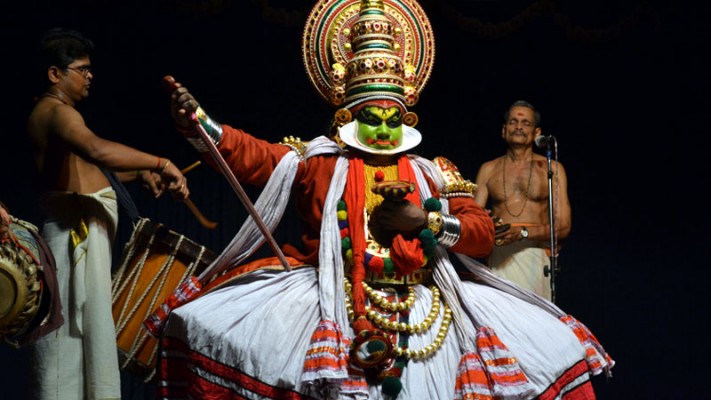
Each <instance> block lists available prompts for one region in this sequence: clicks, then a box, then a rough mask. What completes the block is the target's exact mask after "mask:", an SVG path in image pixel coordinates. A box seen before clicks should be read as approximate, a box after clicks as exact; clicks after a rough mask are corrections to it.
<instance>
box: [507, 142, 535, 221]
mask: <svg viewBox="0 0 711 400" xmlns="http://www.w3.org/2000/svg"><path fill="white" fill-rule="evenodd" d="M507 158H508V156H507V155H505V156H504V172H503V175H504V176H503V183H504V207H505V208H506V212H507V213H509V215H510V216H512V217H514V218H518V217H519V216H520V215H521V214H523V210H525V209H526V203H528V191H529V190H530V189H531V177H532V176H533V156H531V164H530V166H529V167H528V185H526V198H525V199H524V201H523V206H522V207H521V211H519V213H518V214H514V213H512V212H511V210H509V196H508V194H507V193H506V159H507Z"/></svg>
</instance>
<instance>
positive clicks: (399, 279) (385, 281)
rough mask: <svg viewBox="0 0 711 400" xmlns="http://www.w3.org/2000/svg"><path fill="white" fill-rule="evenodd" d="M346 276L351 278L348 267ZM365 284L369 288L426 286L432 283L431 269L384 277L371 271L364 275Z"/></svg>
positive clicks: (348, 267)
mask: <svg viewBox="0 0 711 400" xmlns="http://www.w3.org/2000/svg"><path fill="white" fill-rule="evenodd" d="M346 276H347V277H348V278H349V279H350V278H351V270H350V266H347V267H346ZM365 283H367V284H369V285H371V286H390V285H417V284H421V285H428V284H430V283H432V270H431V269H424V268H423V269H418V270H417V271H415V272H413V273H411V274H409V275H400V274H395V275H392V276H385V274H382V273H381V274H376V273H373V272H371V271H368V272H366V274H365Z"/></svg>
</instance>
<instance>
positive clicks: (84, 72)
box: [65, 65, 91, 78]
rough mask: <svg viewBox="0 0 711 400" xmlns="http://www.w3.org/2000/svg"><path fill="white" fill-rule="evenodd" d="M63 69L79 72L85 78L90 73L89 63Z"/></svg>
mask: <svg viewBox="0 0 711 400" xmlns="http://www.w3.org/2000/svg"><path fill="white" fill-rule="evenodd" d="M65 69H68V70H70V71H74V72H76V73H78V74H80V75H81V76H83V77H84V78H87V77H88V76H89V74H90V73H91V65H82V66H80V67H76V68H74V67H65Z"/></svg>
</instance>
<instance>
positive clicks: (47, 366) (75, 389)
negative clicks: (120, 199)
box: [31, 188, 121, 400]
mask: <svg viewBox="0 0 711 400" xmlns="http://www.w3.org/2000/svg"><path fill="white" fill-rule="evenodd" d="M43 205H44V207H45V209H46V211H47V215H48V218H47V220H46V221H45V224H44V226H43V228H42V236H43V237H44V239H45V240H46V242H47V244H48V246H49V247H50V248H51V249H52V252H53V254H54V257H55V260H56V264H57V280H58V284H59V293H60V297H61V301H62V305H63V310H62V313H63V315H64V321H65V322H64V325H62V326H61V327H60V328H59V329H58V330H57V331H55V332H52V333H51V334H49V335H47V336H45V337H43V338H41V339H40V340H38V341H37V342H36V343H35V344H34V345H33V346H32V349H31V366H32V369H33V374H32V375H33V376H32V381H31V390H32V391H33V398H37V399H43V400H44V399H67V400H79V399H87V400H95V399H97V400H99V399H119V398H120V397H121V387H120V375H119V366H118V356H117V350H116V332H115V328H114V321H113V317H112V314H111V246H112V242H113V238H114V235H115V230H116V223H117V221H118V209H117V203H116V194H115V192H114V191H113V189H111V188H105V189H102V190H100V191H98V192H96V193H93V194H87V195H84V194H77V193H66V192H63V193H59V192H53V193H49V194H48V195H47V197H46V198H45V201H44V204H43Z"/></svg>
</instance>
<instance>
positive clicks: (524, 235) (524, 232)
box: [519, 226, 528, 240]
mask: <svg viewBox="0 0 711 400" xmlns="http://www.w3.org/2000/svg"><path fill="white" fill-rule="evenodd" d="M519 235H520V236H521V239H520V240H526V239H528V229H526V227H525V226H522V227H521V233H520V234H519Z"/></svg>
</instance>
